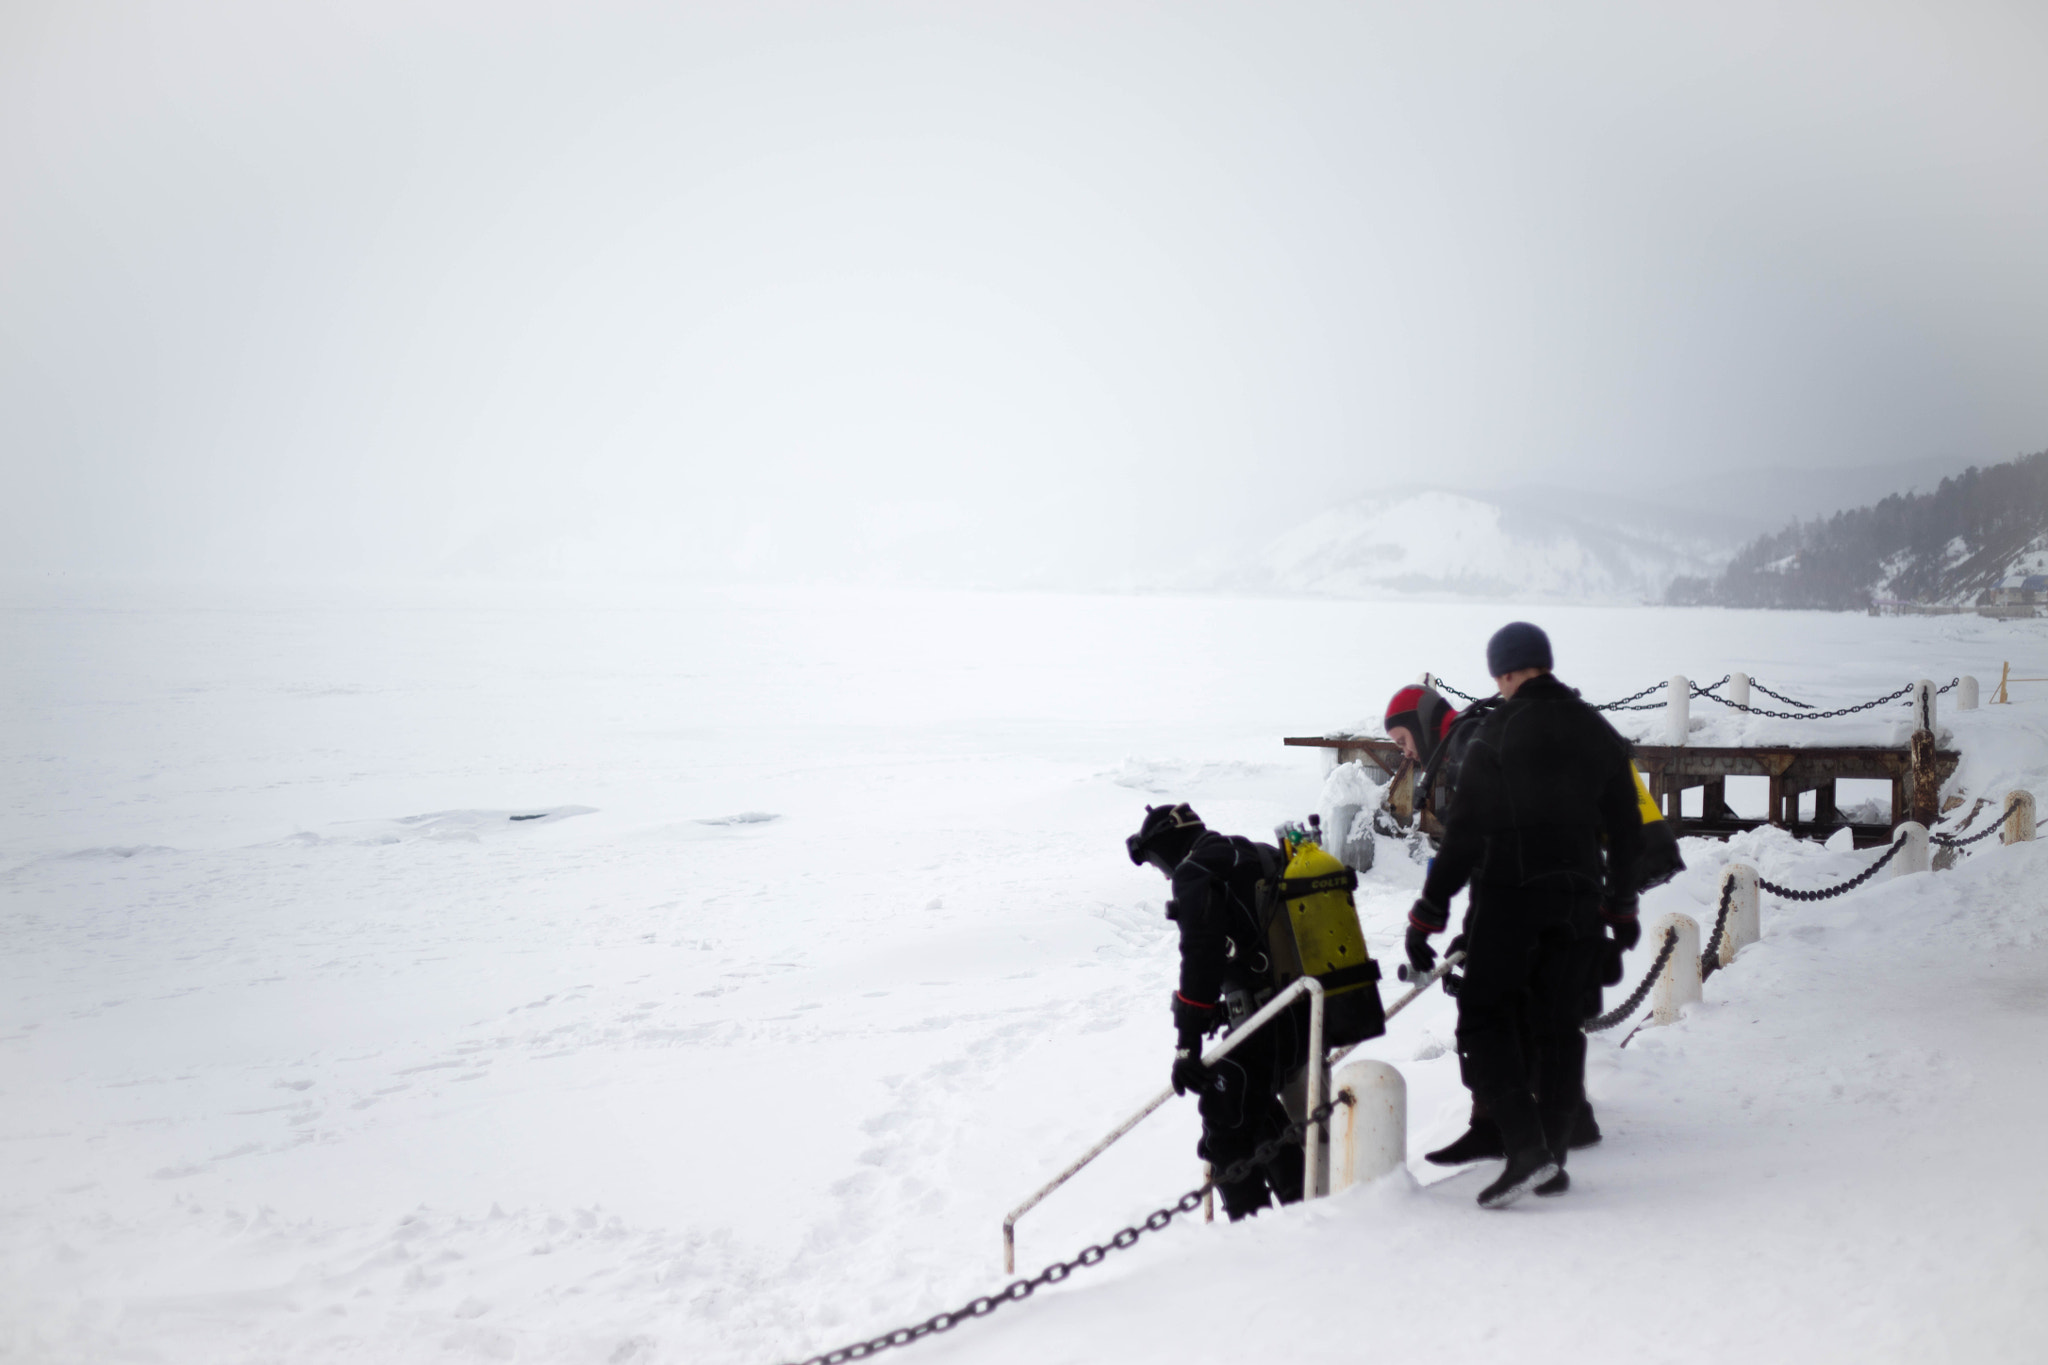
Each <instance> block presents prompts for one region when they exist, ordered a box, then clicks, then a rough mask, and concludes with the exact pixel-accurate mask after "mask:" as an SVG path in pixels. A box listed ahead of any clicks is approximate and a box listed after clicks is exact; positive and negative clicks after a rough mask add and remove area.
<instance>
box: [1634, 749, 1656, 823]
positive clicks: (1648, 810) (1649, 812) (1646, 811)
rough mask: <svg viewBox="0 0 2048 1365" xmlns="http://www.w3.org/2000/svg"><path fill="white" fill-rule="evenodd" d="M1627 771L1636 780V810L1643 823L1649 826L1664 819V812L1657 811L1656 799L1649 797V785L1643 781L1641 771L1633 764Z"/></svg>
mask: <svg viewBox="0 0 2048 1365" xmlns="http://www.w3.org/2000/svg"><path fill="white" fill-rule="evenodd" d="M1628 770H1629V772H1630V773H1631V774H1633V775H1634V777H1635V779H1636V808H1637V809H1638V810H1640V811H1642V813H1643V823H1644V824H1645V825H1649V824H1652V823H1654V822H1655V821H1658V820H1662V819H1663V818H1664V812H1663V811H1661V810H1659V809H1657V799H1656V798H1655V797H1653V796H1651V795H1650V784H1649V783H1647V782H1645V781H1643V770H1642V769H1641V768H1638V767H1637V766H1636V765H1635V764H1633V763H1631V764H1629V765H1628Z"/></svg>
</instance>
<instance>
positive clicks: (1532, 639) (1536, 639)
mask: <svg viewBox="0 0 2048 1365" xmlns="http://www.w3.org/2000/svg"><path fill="white" fill-rule="evenodd" d="M1550 667H1552V664H1551V662H1550V637H1549V636H1548V635H1545V634H1544V633H1543V627H1541V626H1532V625H1530V624H1529V623H1528V622H1527V621H1510V622H1508V623H1507V624H1506V625H1504V626H1502V627H1501V628H1500V629H1499V630H1497V631H1495V632H1494V633H1493V638H1492V639H1491V640H1488V641H1487V642H1486V672H1487V674H1488V676H1490V677H1495V678H1503V677H1506V676H1507V675H1508V674H1510V673H1513V672H1515V671H1516V670H1517V669H1522V668H1550Z"/></svg>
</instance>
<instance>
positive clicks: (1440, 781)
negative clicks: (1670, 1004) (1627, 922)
mask: <svg viewBox="0 0 2048 1365" xmlns="http://www.w3.org/2000/svg"><path fill="white" fill-rule="evenodd" d="M1499 706H1500V698H1498V697H1482V698H1481V699H1480V700H1479V701H1477V702H1475V703H1473V704H1472V705H1471V706H1470V707H1467V708H1466V709H1465V710H1464V711H1461V712H1459V713H1458V714H1457V715H1456V716H1455V717H1453V719H1452V721H1451V725H1450V727H1449V729H1448V730H1447V731H1446V732H1445V734H1444V736H1443V738H1442V740H1441V741H1440V742H1439V743H1437V744H1435V745H1432V746H1430V748H1429V751H1428V752H1427V753H1425V754H1424V755H1423V757H1424V767H1423V770H1422V772H1421V774H1420V775H1419V776H1418V777H1417V779H1416V784H1415V788H1416V791H1417V792H1418V793H1420V794H1421V795H1422V798H1423V800H1425V801H1427V802H1430V803H1431V804H1432V805H1433V806H1440V807H1441V808H1442V809H1444V810H1446V811H1448V810H1449V809H1450V807H1451V805H1452V803H1453V802H1455V801H1456V799H1457V792H1458V772H1459V769H1460V768H1461V767H1462V766H1463V763H1464V759H1465V750H1466V749H1467V748H1469V747H1470V746H1471V743H1472V737H1473V736H1474V735H1476V734H1477V733H1479V726H1480V724H1481V723H1482V722H1483V721H1484V720H1485V719H1486V717H1487V716H1489V715H1491V714H1492V713H1493V712H1494V710H1495V709H1497V708H1498V707H1499ZM1439 786H1440V787H1441V789H1442V791H1443V793H1444V798H1443V800H1442V801H1441V802H1438V801H1437V800H1436V793H1437V789H1438V788H1439ZM1431 843H1432V844H1434V845H1441V843H1442V836H1441V835H1437V836H1433V837H1432V839H1431ZM1471 927H1472V915H1471V911H1470V908H1469V907H1468V908H1467V910H1466V914H1465V924H1464V925H1463V927H1461V928H1460V930H1459V932H1458V935H1457V937H1455V938H1453V939H1452V940H1451V941H1450V944H1449V945H1448V946H1447V947H1446V948H1445V949H1444V952H1445V953H1446V954H1449V953H1455V952H1458V951H1460V950H1462V949H1463V948H1464V947H1465V943H1466V935H1467V934H1468V933H1469V931H1470V930H1471ZM1462 981H1463V978H1462V977H1459V976H1456V975H1451V976H1446V977H1445V978H1444V994H1446V995H1456V994H1457V992H1458V988H1459V986H1460V985H1461V984H1462ZM1601 984H1602V983H1601V980H1600V977H1599V976H1595V977H1594V978H1593V979H1592V980H1591V981H1589V982H1587V984H1586V993H1585V997H1584V999H1583V1000H1582V1002H1581V1004H1580V1013H1581V1014H1582V1015H1583V1017H1585V1018H1587V1019H1591V1018H1594V1017H1595V1016H1597V1015H1598V1014H1599V1013H1600V987H1601ZM1526 1014H1527V1011H1526V1009H1525V1010H1524V1015H1525V1019H1524V1022H1523V1031H1524V1033H1527V1032H1528V1028H1529V1025H1528V1022H1527V1019H1526ZM1529 1061H1530V1064H1531V1067H1532V1070H1531V1072H1530V1075H1529V1085H1530V1088H1531V1089H1532V1090H1534V1091H1535V1092H1536V1094H1537V1095H1538V1096H1541V1095H1542V1093H1543V1078H1542V1076H1541V1074H1540V1068H1537V1066H1536V1062H1537V1059H1536V1058H1535V1057H1533V1056H1532V1057H1530V1058H1529ZM1599 1140H1600V1122H1599V1120H1598V1119H1596V1118H1595V1117H1594V1115H1593V1102H1592V1101H1591V1100H1582V1101H1581V1102H1580V1105H1579V1114H1578V1117H1577V1118H1576V1119H1575V1120H1574V1121H1573V1123H1572V1129H1571V1133H1570V1136H1569V1137H1568V1138H1567V1140H1566V1145H1567V1146H1569V1147H1571V1148H1572V1149H1574V1150H1576V1149H1578V1148H1580V1147H1590V1146H1592V1145H1593V1144H1594V1143H1596V1142H1598V1141H1599ZM1506 1155H1507V1151H1506V1149H1505V1148H1504V1147H1502V1145H1501V1139H1500V1125H1499V1124H1497V1123H1495V1122H1494V1121H1493V1115H1492V1114H1490V1113H1488V1112H1487V1109H1486V1101H1484V1100H1482V1099H1480V1098H1479V1097H1478V1096H1477V1095H1475V1096H1473V1097H1472V1117H1471V1118H1470V1120H1468V1121H1467V1123H1466V1126H1465V1131H1464V1132H1463V1133H1461V1134H1459V1135H1458V1136H1457V1137H1456V1138H1454V1139H1452V1140H1451V1141H1450V1142H1449V1143H1448V1144H1446V1145H1445V1146H1442V1147H1439V1148H1437V1149H1436V1150H1435V1151H1433V1152H1427V1153H1424V1155H1423V1159H1424V1160H1426V1161H1429V1162H1432V1163H1433V1164H1435V1165H1438V1166H1462V1165H1464V1164H1466V1163H1467V1162H1472V1161H1486V1160H1498V1159H1500V1158H1501V1157H1504V1156H1506Z"/></svg>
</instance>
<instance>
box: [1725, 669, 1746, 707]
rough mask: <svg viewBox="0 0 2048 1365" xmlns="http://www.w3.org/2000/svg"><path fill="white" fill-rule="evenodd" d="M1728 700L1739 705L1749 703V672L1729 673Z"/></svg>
mask: <svg viewBox="0 0 2048 1365" xmlns="http://www.w3.org/2000/svg"><path fill="white" fill-rule="evenodd" d="M1728 700H1730V701H1732V702H1734V703H1735V704H1736V705H1737V706H1747V705H1749V674H1747V673H1731V674H1729V675H1728Z"/></svg>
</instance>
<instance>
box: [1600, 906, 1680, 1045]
mask: <svg viewBox="0 0 2048 1365" xmlns="http://www.w3.org/2000/svg"><path fill="white" fill-rule="evenodd" d="M1677 947H1678V929H1677V927H1676V926H1674V927H1672V928H1670V929H1666V930H1665V931H1664V946H1663V947H1661V948H1659V949H1658V950H1657V960H1656V961H1655V962H1652V963H1651V964H1650V970H1649V972H1648V973H1647V974H1646V975H1645V976H1644V977H1643V980H1642V984H1641V985H1639V986H1637V987H1636V988H1635V989H1634V990H1632V991H1630V992H1629V996H1628V999H1626V1000H1624V1001H1622V1002H1621V1004H1620V1005H1619V1006H1617V1007H1616V1008H1614V1009H1611V1010H1609V1011H1607V1013H1605V1014H1603V1015H1601V1016H1600V1017H1599V1018H1598V1019H1591V1020H1588V1021H1587V1022H1586V1023H1585V1024H1584V1025H1583V1028H1584V1031H1585V1032H1587V1033H1598V1032H1600V1031H1601V1030H1602V1029H1610V1028H1613V1027H1614V1026H1615V1025H1616V1024H1618V1023H1620V1022H1621V1021H1622V1020H1624V1019H1626V1018H1628V1017H1629V1016H1630V1015H1631V1014H1634V1013H1635V1012H1636V1006H1638V1005H1640V1004H1642V1003H1643V997H1644V996H1646V995H1648V994H1649V993H1650V987H1651V985H1652V984H1653V983H1654V982H1655V981H1656V980H1657V974H1658V973H1659V972H1661V971H1663V970H1664V964H1665V963H1667V962H1669V961H1670V960H1671V954H1672V952H1673V951H1674V950H1675V949H1676V948H1677Z"/></svg>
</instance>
